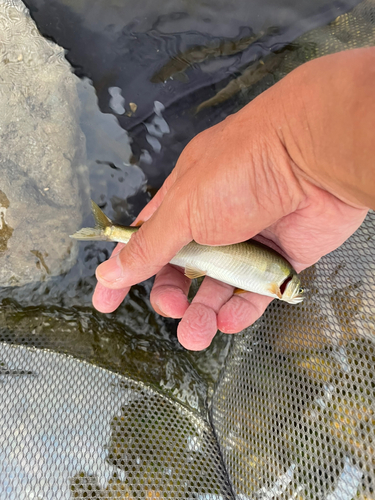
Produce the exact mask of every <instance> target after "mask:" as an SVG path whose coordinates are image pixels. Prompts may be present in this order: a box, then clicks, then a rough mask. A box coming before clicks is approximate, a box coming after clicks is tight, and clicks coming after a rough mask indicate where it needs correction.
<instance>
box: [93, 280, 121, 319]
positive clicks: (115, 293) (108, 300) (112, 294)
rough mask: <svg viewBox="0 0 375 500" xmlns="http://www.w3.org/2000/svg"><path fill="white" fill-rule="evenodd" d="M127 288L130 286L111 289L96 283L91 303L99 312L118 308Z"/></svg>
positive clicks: (109, 311)
mask: <svg viewBox="0 0 375 500" xmlns="http://www.w3.org/2000/svg"><path fill="white" fill-rule="evenodd" d="M129 290H130V288H122V289H120V290H111V289H110V288H106V287H105V286H103V285H102V284H101V283H98V284H97V285H96V288H95V291H94V295H93V297H92V304H93V306H94V307H95V309H97V310H98V311H99V312H102V313H111V312H113V311H115V310H116V309H117V308H118V306H119V305H120V304H121V302H122V301H123V300H124V298H125V297H126V295H127V293H128V292H129Z"/></svg>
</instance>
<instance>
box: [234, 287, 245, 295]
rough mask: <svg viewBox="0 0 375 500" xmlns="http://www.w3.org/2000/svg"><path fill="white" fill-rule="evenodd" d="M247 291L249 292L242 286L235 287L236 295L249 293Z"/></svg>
mask: <svg viewBox="0 0 375 500" xmlns="http://www.w3.org/2000/svg"><path fill="white" fill-rule="evenodd" d="M247 292H248V290H243V289H242V288H235V290H234V292H233V293H234V294H235V295H240V294H241V293H247Z"/></svg>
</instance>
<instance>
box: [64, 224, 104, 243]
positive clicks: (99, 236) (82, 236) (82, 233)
mask: <svg viewBox="0 0 375 500" xmlns="http://www.w3.org/2000/svg"><path fill="white" fill-rule="evenodd" d="M69 237H70V238H73V239H75V240H95V241H107V240H108V237H107V236H106V235H105V234H104V231H103V229H100V228H98V227H84V228H82V229H80V230H79V231H77V232H76V233H74V234H71V235H70V236H69Z"/></svg>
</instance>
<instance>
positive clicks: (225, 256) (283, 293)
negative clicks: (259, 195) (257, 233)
mask: <svg viewBox="0 0 375 500" xmlns="http://www.w3.org/2000/svg"><path fill="white" fill-rule="evenodd" d="M91 203H92V211H93V215H94V218H95V227H94V228H88V227H85V228H83V229H80V230H79V231H77V232H76V233H74V234H72V235H71V236H70V237H71V238H75V239H77V240H101V241H114V242H121V243H128V241H129V240H130V238H131V237H132V235H133V234H134V233H135V232H136V231H138V229H139V227H126V226H119V225H117V224H114V223H113V222H112V221H111V220H110V219H109V218H108V217H107V216H106V215H105V214H104V213H103V212H102V210H101V209H100V208H99V207H98V205H96V203H94V202H93V201H92V202H91ZM170 263H171V264H174V265H176V266H180V267H183V268H184V269H185V275H186V276H187V277H188V278H191V279H194V278H199V277H200V276H210V277H211V278H214V279H216V280H218V281H222V282H223V283H227V284H228V285H232V286H234V287H235V288H236V289H237V290H236V292H235V293H241V292H242V291H249V292H255V293H259V294H260V295H267V296H268V297H274V298H276V299H280V300H283V301H284V302H289V303H290V304H298V303H299V302H302V300H303V289H302V288H301V283H300V279H299V277H298V275H297V273H296V272H295V270H294V269H293V267H292V266H291V265H290V264H289V262H288V261H287V260H285V259H284V257H282V256H281V255H279V254H278V253H277V252H275V251H274V250H272V249H271V248H269V247H267V246H265V245H262V244H261V243H259V242H257V241H253V240H252V241H248V242H244V243H236V244H235V245H225V246H215V247H213V246H207V245H199V244H198V243H196V242H195V241H192V242H190V243H188V244H187V245H186V246H184V247H183V248H182V249H181V250H180V251H179V252H178V253H177V255H175V257H173V259H172V260H171V261H170Z"/></svg>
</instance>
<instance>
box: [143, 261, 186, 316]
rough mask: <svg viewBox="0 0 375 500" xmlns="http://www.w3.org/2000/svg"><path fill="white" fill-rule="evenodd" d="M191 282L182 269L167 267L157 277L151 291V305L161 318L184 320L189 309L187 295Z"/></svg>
mask: <svg viewBox="0 0 375 500" xmlns="http://www.w3.org/2000/svg"><path fill="white" fill-rule="evenodd" d="M190 284H191V280H190V279H189V278H187V277H186V276H185V275H184V272H183V270H182V268H176V267H173V266H170V265H167V266H165V267H163V268H162V269H161V271H159V273H158V274H157V275H156V277H155V282H154V286H153V288H152V291H151V296H150V300H151V304H152V307H153V308H154V309H155V311H156V312H157V313H158V314H160V315H161V316H166V317H168V318H175V319H177V318H182V316H183V315H184V313H185V312H186V309H187V308H188V307H189V301H188V299H187V294H188V293H189V288H190Z"/></svg>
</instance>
